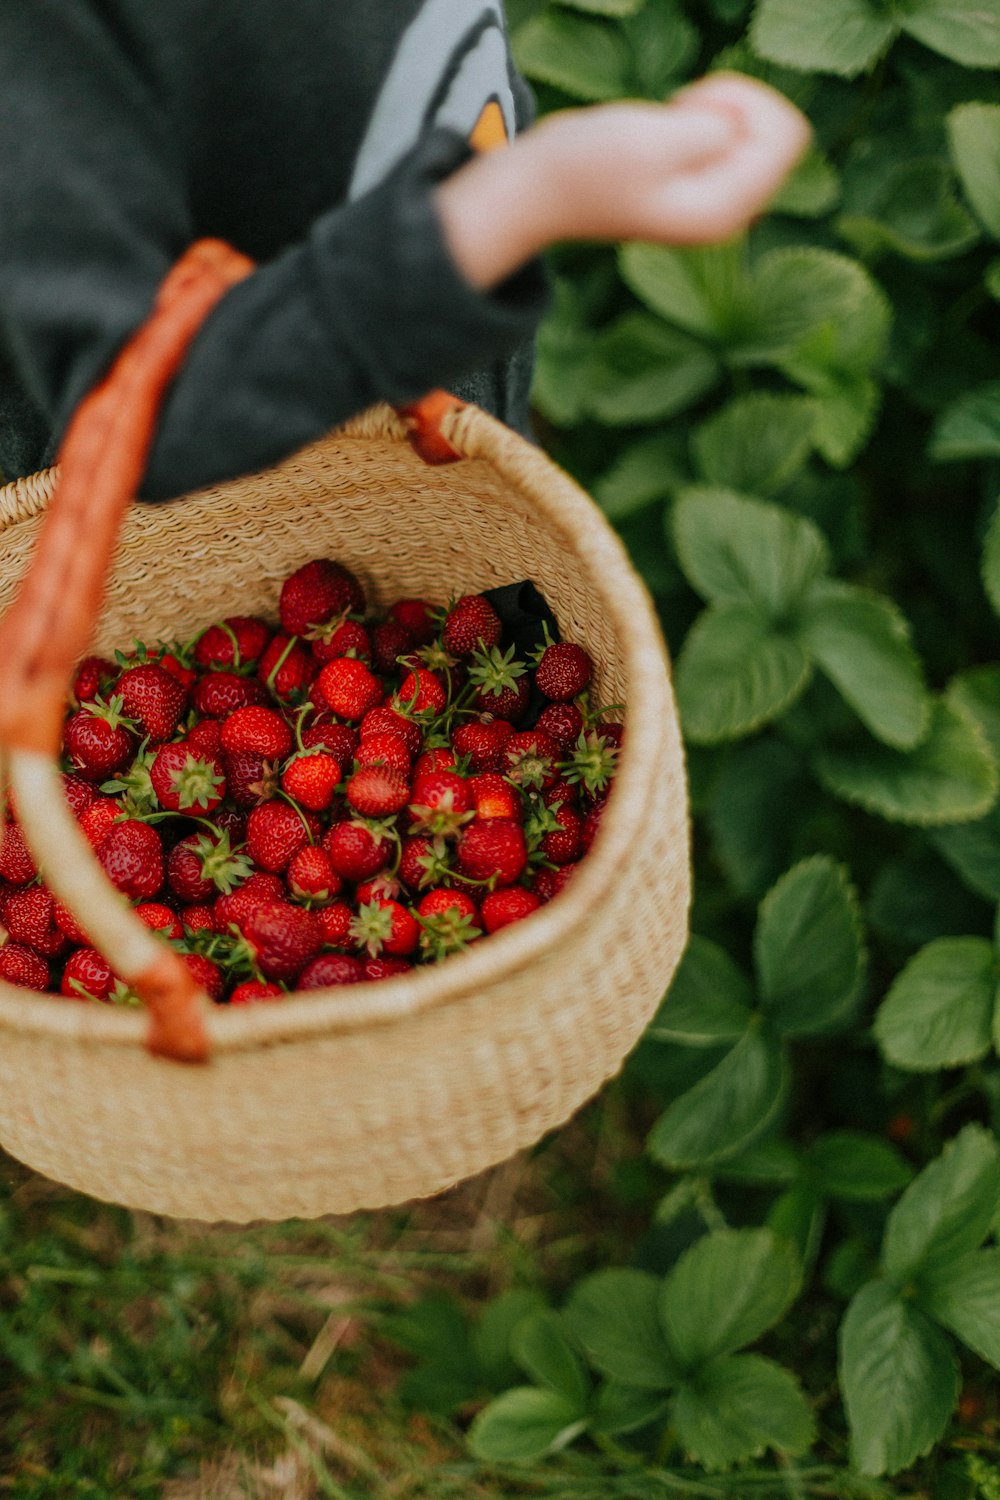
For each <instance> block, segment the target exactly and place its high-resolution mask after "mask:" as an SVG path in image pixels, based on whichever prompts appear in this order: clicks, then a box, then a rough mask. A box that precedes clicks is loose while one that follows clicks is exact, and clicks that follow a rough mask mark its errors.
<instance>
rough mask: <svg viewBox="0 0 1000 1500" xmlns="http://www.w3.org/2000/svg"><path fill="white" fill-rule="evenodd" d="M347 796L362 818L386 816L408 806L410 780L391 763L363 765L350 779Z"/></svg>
mask: <svg viewBox="0 0 1000 1500" xmlns="http://www.w3.org/2000/svg"><path fill="white" fill-rule="evenodd" d="M345 796H346V797H347V800H348V802H349V803H350V804H351V806H352V807H353V808H354V810H355V812H359V813H361V815H362V816H363V817H366V818H383V817H386V816H387V815H388V814H390V813H395V812H399V810H400V808H402V807H405V806H406V804H407V802H408V801H409V797H410V783H409V780H408V779H407V777H406V775H405V774H404V773H403V772H402V771H396V770H393V768H392V767H391V766H362V767H361V769H360V770H359V771H355V772H354V775H353V776H351V777H350V778H349V780H348V782H347V787H346V790H345Z"/></svg>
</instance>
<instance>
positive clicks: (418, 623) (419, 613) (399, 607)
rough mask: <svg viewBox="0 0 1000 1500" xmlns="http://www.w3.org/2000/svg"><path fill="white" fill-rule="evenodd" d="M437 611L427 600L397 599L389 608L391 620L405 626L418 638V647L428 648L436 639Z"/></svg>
mask: <svg viewBox="0 0 1000 1500" xmlns="http://www.w3.org/2000/svg"><path fill="white" fill-rule="evenodd" d="M436 614H437V610H436V609H435V608H434V605H433V604H428V602H427V600H426V599H397V600H396V602H395V604H392V605H390V606H389V618H390V620H395V622H396V623H397V624H398V625H404V626H405V627H406V629H407V630H409V631H410V632H411V634H412V635H413V636H414V637H415V638H416V643H417V645H418V646H427V645H429V644H430V642H431V641H432V640H433V639H434V629H435V625H434V621H435V616H436Z"/></svg>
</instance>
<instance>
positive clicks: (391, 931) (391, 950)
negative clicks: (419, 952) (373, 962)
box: [348, 900, 420, 958]
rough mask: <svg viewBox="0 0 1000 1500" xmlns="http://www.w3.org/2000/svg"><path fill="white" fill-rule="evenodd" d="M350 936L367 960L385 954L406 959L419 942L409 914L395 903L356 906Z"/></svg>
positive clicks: (380, 902) (414, 919)
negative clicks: (367, 957)
mask: <svg viewBox="0 0 1000 1500" xmlns="http://www.w3.org/2000/svg"><path fill="white" fill-rule="evenodd" d="M348 930H349V935H350V937H351V939H352V941H353V942H355V943H356V944H357V946H358V947H359V948H364V949H365V950H366V951H367V953H368V955H369V957H370V958H378V956H379V955H380V954H382V953H387V954H388V955H389V956H390V957H391V958H405V957H406V955H407V954H408V953H412V952H413V951H414V949H415V948H416V946H417V944H418V942H419V941H420V925H419V923H418V922H417V919H416V917H414V915H413V913H412V912H411V911H407V909H406V907H405V906H401V905H400V903H399V902H398V901H386V900H381V901H379V900H376V901H368V902H366V903H365V904H364V905H362V906H359V907H358V910H357V914H356V915H355V917H354V918H353V920H352V922H351V925H350V928H349V929H348Z"/></svg>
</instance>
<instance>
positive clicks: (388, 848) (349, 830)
mask: <svg viewBox="0 0 1000 1500" xmlns="http://www.w3.org/2000/svg"><path fill="white" fill-rule="evenodd" d="M323 848H324V849H325V850H326V852H327V854H329V856H330V863H331V864H332V865H333V868H334V869H335V870H336V872H337V874H338V875H339V876H341V878H342V879H344V880H351V881H358V880H366V879H367V878H368V877H369V876H370V875H375V874H377V872H378V871H379V870H381V869H382V868H383V867H384V866H385V865H386V864H388V862H389V858H390V856H391V854H392V842H391V840H390V839H389V838H388V837H387V836H386V834H385V832H384V830H383V829H381V828H380V827H379V826H378V825H377V824H376V825H375V826H370V825H368V824H365V823H363V822H361V821H360V820H358V819H352V820H351V821H350V822H344V823H334V824H333V825H332V827H330V828H329V829H328V830H327V832H326V833H325V834H324V835H323Z"/></svg>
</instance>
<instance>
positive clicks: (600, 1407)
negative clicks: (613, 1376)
mask: <svg viewBox="0 0 1000 1500" xmlns="http://www.w3.org/2000/svg"><path fill="white" fill-rule="evenodd" d="M668 1399H669V1398H668V1397H667V1396H666V1394H662V1393H660V1392H658V1391H648V1390H643V1389H641V1388H639V1387H637V1386H632V1385H623V1384H621V1383H620V1382H618V1381H615V1380H609V1381H608V1382H607V1384H606V1385H603V1386H602V1387H601V1389H600V1390H599V1391H598V1393H597V1400H596V1402H595V1403H594V1411H593V1415H592V1417H591V1422H590V1425H591V1428H592V1429H593V1430H594V1431H595V1432H605V1433H607V1434H608V1436H609V1437H618V1436H620V1435H621V1434H622V1433H625V1432H635V1431H637V1429H638V1428H640V1427H648V1425H649V1424H650V1422H655V1421H657V1420H658V1419H659V1418H661V1417H662V1416H663V1415H664V1413H665V1412H666V1410H667V1403H668Z"/></svg>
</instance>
